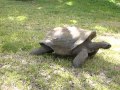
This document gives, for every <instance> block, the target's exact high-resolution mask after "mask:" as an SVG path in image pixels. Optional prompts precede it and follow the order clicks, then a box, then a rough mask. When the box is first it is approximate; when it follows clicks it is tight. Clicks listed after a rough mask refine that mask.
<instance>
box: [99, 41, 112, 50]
mask: <svg viewBox="0 0 120 90" xmlns="http://www.w3.org/2000/svg"><path fill="white" fill-rule="evenodd" d="M101 47H102V48H103V49H109V48H110V47H111V44H110V43H108V42H105V41H102V42H101Z"/></svg>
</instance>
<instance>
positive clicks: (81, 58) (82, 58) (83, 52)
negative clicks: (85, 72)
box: [73, 48, 88, 67]
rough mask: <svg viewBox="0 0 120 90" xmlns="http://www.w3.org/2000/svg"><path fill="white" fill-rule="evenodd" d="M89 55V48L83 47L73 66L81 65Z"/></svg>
mask: <svg viewBox="0 0 120 90" xmlns="http://www.w3.org/2000/svg"><path fill="white" fill-rule="evenodd" d="M87 57H88V52H87V49H85V48H83V49H82V50H81V51H80V52H79V53H78V55H77V56H76V57H75V59H74V60H73V66H74V67H79V66H81V65H82V64H83V63H84V62H85V60H86V59H87Z"/></svg>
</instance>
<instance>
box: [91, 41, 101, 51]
mask: <svg viewBox="0 0 120 90" xmlns="http://www.w3.org/2000/svg"><path fill="white" fill-rule="evenodd" d="M89 47H90V48H91V49H94V50H97V49H99V48H103V44H102V42H92V43H90V45H89Z"/></svg>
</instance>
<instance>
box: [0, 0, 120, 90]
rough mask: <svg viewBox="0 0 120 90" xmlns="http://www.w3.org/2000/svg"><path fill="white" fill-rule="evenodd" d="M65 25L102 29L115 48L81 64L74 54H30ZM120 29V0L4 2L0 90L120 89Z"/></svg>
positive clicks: (0, 11) (0, 13)
mask: <svg viewBox="0 0 120 90" xmlns="http://www.w3.org/2000/svg"><path fill="white" fill-rule="evenodd" d="M64 24H68V25H76V26H79V27H82V28H84V29H90V30H96V31H97V33H98V38H97V40H106V41H108V42H110V43H111V44H112V48H111V49H109V50H100V52H99V53H98V54H97V55H96V56H95V57H94V58H92V59H88V61H87V62H86V63H85V64H84V65H83V67H81V68H73V67H72V64H71V61H72V58H69V57H68V58H67V57H66V58H62V57H54V56H53V55H49V54H48V55H42V56H30V55H29V52H30V51H31V49H33V48H35V47H39V44H38V42H39V41H40V40H42V39H43V38H44V36H45V34H46V32H47V31H48V30H51V28H53V27H56V26H61V25H64ZM119 33H120V2H119V0H30V1H29V0H27V1H24V0H0V89H1V90H17V89H18V90H41V89H42V90H47V89H50V90H120V82H119V81H120V56H119V54H120V51H119V50H120V47H119V46H120V43H119V42H120V39H119V38H120V34H119ZM104 35H107V36H104ZM108 35H109V36H108ZM101 36H103V38H102V37H101Z"/></svg>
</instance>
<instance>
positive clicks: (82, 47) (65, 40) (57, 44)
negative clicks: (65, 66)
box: [30, 26, 111, 67]
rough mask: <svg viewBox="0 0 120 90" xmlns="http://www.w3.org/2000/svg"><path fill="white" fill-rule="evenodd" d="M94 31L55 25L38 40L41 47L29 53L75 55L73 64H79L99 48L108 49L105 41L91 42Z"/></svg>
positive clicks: (108, 46)
mask: <svg viewBox="0 0 120 90" xmlns="http://www.w3.org/2000/svg"><path fill="white" fill-rule="evenodd" d="M95 36H96V32H95V31H89V30H83V29H80V28H78V27H75V26H63V27H56V28H54V29H53V30H52V31H49V32H48V34H47V36H46V38H45V39H44V40H42V41H41V42H40V45H41V47H40V48H38V49H35V50H33V51H32V52H31V53H30V54H32V55H41V54H45V53H55V54H57V55H64V56H65V55H71V56H75V58H74V60H73V66H74V67H79V66H81V65H82V64H83V63H84V62H85V60H86V59H87V58H88V57H91V56H94V55H95V54H96V53H97V52H98V50H99V49H100V48H103V49H108V48H110V47H111V45H110V44H109V43H107V42H104V41H102V42H92V39H93V38H94V37H95Z"/></svg>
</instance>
